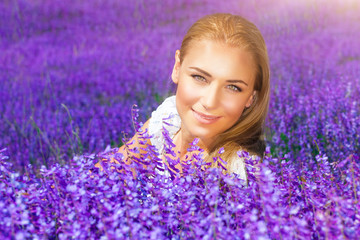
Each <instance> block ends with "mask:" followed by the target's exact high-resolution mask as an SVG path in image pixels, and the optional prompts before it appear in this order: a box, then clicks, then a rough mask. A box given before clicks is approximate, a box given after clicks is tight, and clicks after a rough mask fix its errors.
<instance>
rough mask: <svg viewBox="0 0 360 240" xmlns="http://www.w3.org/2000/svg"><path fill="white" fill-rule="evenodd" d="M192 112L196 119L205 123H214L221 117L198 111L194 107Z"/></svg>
mask: <svg viewBox="0 0 360 240" xmlns="http://www.w3.org/2000/svg"><path fill="white" fill-rule="evenodd" d="M192 112H193V114H194V117H195V119H196V120H198V121H199V122H200V123H203V124H212V123H215V122H216V121H217V120H219V119H220V117H219V116H214V115H207V114H203V113H200V112H197V111H195V110H193V109H192Z"/></svg>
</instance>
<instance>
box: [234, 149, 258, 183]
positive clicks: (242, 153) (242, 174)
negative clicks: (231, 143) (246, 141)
mask: <svg viewBox="0 0 360 240" xmlns="http://www.w3.org/2000/svg"><path fill="white" fill-rule="evenodd" d="M257 158H259V156H257V155H255V154H251V153H249V152H247V151H246V150H244V149H243V148H240V149H239V150H238V151H237V152H235V153H234V154H233V155H232V156H231V159H230V161H229V167H228V171H229V172H230V173H235V174H237V175H238V176H239V178H241V179H243V180H246V181H247V173H246V163H245V160H255V159H257Z"/></svg>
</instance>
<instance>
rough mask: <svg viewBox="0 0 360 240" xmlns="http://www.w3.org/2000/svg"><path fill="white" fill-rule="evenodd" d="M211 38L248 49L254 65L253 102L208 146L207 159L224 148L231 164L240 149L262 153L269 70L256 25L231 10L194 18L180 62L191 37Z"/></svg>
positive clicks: (210, 159)
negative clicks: (227, 12) (230, 12)
mask: <svg viewBox="0 0 360 240" xmlns="http://www.w3.org/2000/svg"><path fill="white" fill-rule="evenodd" d="M201 40H214V41H217V42H221V43H225V44H227V45H229V46H231V47H238V48H241V49H243V50H245V51H247V52H249V53H250V54H251V56H252V58H253V60H254V63H255V65H256V77H255V84H254V91H256V95H255V96H254V100H253V103H252V104H251V106H250V107H249V108H246V109H244V111H243V113H242V115H241V117H240V118H239V120H238V121H237V122H236V123H235V124H234V125H233V126H232V127H231V128H229V129H228V130H226V131H225V132H223V133H221V134H219V135H218V136H217V138H216V140H215V141H214V143H213V144H212V146H211V147H210V149H209V150H210V152H209V156H207V160H208V161H211V162H213V161H212V158H213V157H215V156H217V154H218V150H219V149H220V148H222V147H223V148H224V150H225V152H224V153H223V154H222V158H223V159H224V160H226V161H227V163H228V165H229V164H230V165H231V161H232V159H234V157H233V156H234V155H235V154H236V153H237V151H239V150H240V149H243V150H246V151H248V152H250V153H252V154H256V155H258V156H260V157H263V154H264V151H265V142H264V136H263V135H264V122H265V118H266V115H267V112H268V108H269V98H270V70H269V59H268V53H267V49H266V45H265V41H264V39H263V37H262V35H261V33H260V31H259V29H258V28H257V27H256V26H255V25H254V24H253V23H251V22H249V21H248V20H246V19H244V18H242V17H240V16H237V15H232V14H223V13H218V14H212V15H207V16H205V17H203V18H201V19H199V20H198V21H196V22H195V23H194V24H193V25H192V26H191V27H190V29H189V30H188V32H187V34H186V35H185V37H184V39H183V41H182V44H181V49H180V64H181V63H182V62H183V59H184V57H185V56H186V53H187V50H188V49H189V48H190V46H191V44H192V43H194V42H195V41H201Z"/></svg>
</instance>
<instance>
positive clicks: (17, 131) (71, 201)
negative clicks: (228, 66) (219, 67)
mask: <svg viewBox="0 0 360 240" xmlns="http://www.w3.org/2000/svg"><path fill="white" fill-rule="evenodd" d="M330 3H331V4H330ZM214 12H230V13H235V14H240V15H242V16H244V17H246V18H248V19H249V20H251V21H252V22H254V23H255V24H256V25H257V26H258V27H259V28H260V30H261V32H262V33H263V35H264V38H265V41H266V43H267V47H268V51H269V58H270V64H271V88H272V89H271V101H270V109H269V115H268V119H267V123H266V141H267V145H268V148H267V154H266V156H265V158H264V159H263V161H262V162H259V159H257V160H252V159H251V158H249V156H248V154H247V153H246V152H239V155H240V156H241V157H244V158H245V159H246V165H247V174H248V181H247V182H244V181H243V180H241V179H238V178H236V176H233V175H224V174H223V173H222V168H219V169H206V168H207V164H208V163H205V162H203V161H202V155H201V149H198V147H197V146H196V142H194V145H193V146H192V147H191V148H190V149H189V150H190V151H193V156H192V159H191V160H193V161H190V162H191V163H190V162H189V163H188V164H185V165H183V173H182V175H181V176H180V173H179V172H176V171H175V172H173V171H172V170H176V168H175V167H174V166H175V165H176V164H178V163H179V162H177V161H174V160H172V159H168V162H169V165H165V166H163V165H162V164H161V162H162V161H161V160H160V159H159V158H158V157H157V155H156V153H155V152H154V149H153V148H152V147H151V146H149V147H148V149H147V150H148V151H147V153H148V154H147V155H146V156H142V157H141V158H139V159H136V161H134V162H133V163H132V164H131V165H126V164H124V163H122V155H121V154H119V153H117V148H118V147H119V146H121V145H122V144H123V143H122V142H123V141H122V139H123V137H124V133H126V134H128V135H132V134H133V133H134V131H138V129H139V127H140V125H139V123H138V120H137V115H136V114H135V119H132V114H134V112H133V111H132V106H133V104H134V103H136V104H137V105H138V106H139V111H140V112H139V114H140V118H141V119H146V118H147V117H149V115H150V113H151V111H152V110H154V109H155V107H156V106H158V104H159V103H161V101H162V100H163V99H164V98H165V97H166V96H168V95H170V94H173V93H174V86H173V85H171V81H170V80H169V79H170V73H171V66H172V64H173V56H174V53H175V50H176V49H178V48H179V46H180V43H181V38H182V37H183V35H184V34H185V32H186V29H187V28H188V27H189V26H190V25H191V24H192V23H193V22H194V21H195V20H196V19H198V18H199V17H201V16H203V15H204V14H208V13H214ZM358 12H360V3H359V2H358V1H354V0H346V1H336V0H331V1H325V0H319V1H291V0H258V1H241V2H240V1H236V0H229V1H225V2H224V1H222V2H221V1H217V0H199V1H194V0H178V1H170V0H166V1H162V2H161V4H159V2H158V1H156V0H147V1H98V0H94V1H81V0H75V1H74V0H61V1H60V0H52V1H46V0H37V1H27V0H14V1H2V2H0V36H1V37H0V53H1V54H0V239H70V238H74V239H130V238H132V239H143V238H145V239H163V238H166V239H199V238H203V239H357V238H358V237H357V236H358V235H359V233H360V222H359V221H360V219H359V218H360V214H359V209H360V207H359V195H360V187H359V186H360V165H359V164H360V161H359V156H360V105H359V102H360V77H359V76H360V67H359V66H360V46H359V40H358V39H360V24H359V23H360V15H359V14H358ZM134 124H135V127H134ZM164 134H165V136H166V133H164ZM142 136H143V138H147V137H148V136H147V134H146V133H144V134H143V135H142ZM165 139H167V142H166V144H165V146H164V149H165V151H167V153H168V154H170V155H171V153H172V147H173V143H172V142H171V139H169V138H166V137H165ZM107 146H108V147H107ZM104 149H106V150H105V151H103V150H104ZM130 150H131V151H137V150H136V149H130ZM199 151H200V152H199ZM99 160H102V167H103V171H100V170H99V169H97V168H95V167H94V164H95V163H96V162H98V161H99ZM110 160H117V161H119V162H120V164H114V163H111V161H110ZM214 161H218V163H219V164H218V165H219V166H220V167H221V166H223V167H225V166H224V164H225V163H224V162H223V161H222V159H221V158H219V159H214ZM144 165H145V166H147V167H146V169H144V168H143V166H144ZM164 168H165V169H164ZM205 169H206V170H205ZM162 171H169V172H170V176H168V175H166V174H161V172H162Z"/></svg>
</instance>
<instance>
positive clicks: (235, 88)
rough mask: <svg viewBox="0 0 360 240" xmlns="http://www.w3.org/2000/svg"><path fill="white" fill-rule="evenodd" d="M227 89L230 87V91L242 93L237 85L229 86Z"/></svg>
mask: <svg viewBox="0 0 360 240" xmlns="http://www.w3.org/2000/svg"><path fill="white" fill-rule="evenodd" d="M227 87H228V89H230V90H231V91H235V92H241V91H242V90H241V88H239V87H238V86H236V85H228V86H227Z"/></svg>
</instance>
